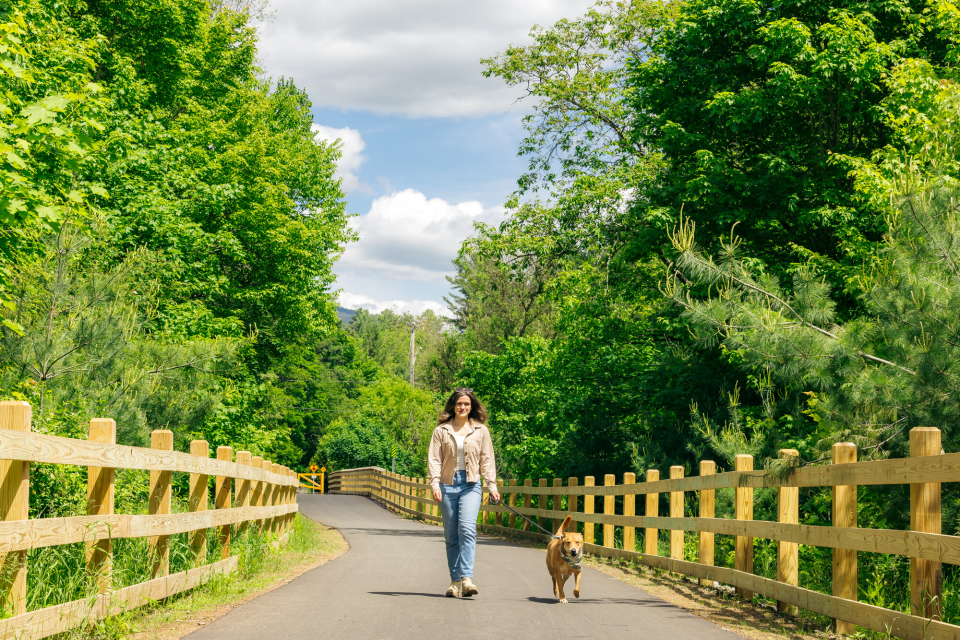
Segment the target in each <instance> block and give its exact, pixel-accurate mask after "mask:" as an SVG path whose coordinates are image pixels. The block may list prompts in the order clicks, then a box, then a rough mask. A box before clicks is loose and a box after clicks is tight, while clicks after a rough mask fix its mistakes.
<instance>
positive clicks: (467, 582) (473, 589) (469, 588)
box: [460, 578, 480, 597]
mask: <svg viewBox="0 0 960 640" xmlns="http://www.w3.org/2000/svg"><path fill="white" fill-rule="evenodd" d="M460 593H461V594H462V595H463V596H464V597H469V596H475V595H477V594H478V593H480V589H477V585H475V584H473V580H471V579H470V578H460Z"/></svg>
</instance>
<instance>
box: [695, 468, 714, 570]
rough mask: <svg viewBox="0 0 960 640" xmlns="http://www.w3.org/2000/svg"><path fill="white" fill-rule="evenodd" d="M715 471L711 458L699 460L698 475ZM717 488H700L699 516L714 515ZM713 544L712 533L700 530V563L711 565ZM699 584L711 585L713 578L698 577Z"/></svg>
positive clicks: (698, 558) (712, 473)
mask: <svg viewBox="0 0 960 640" xmlns="http://www.w3.org/2000/svg"><path fill="white" fill-rule="evenodd" d="M716 472H717V463H716V462H714V461H713V460H701V461H700V475H701V476H712V475H714V474H715V473H716ZM716 493H717V490H716V489H701V490H700V517H701V518H713V517H714V516H715V515H716V504H717V496H716ZM713 544H714V534H713V533H710V532H707V531H701V532H700V544H699V545H698V547H697V556H698V557H697V560H698V561H699V562H700V564H703V565H707V566H711V567H712V566H713V562H714V561H713ZM700 586H702V587H712V586H713V580H711V579H710V578H700Z"/></svg>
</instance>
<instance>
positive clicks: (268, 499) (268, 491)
mask: <svg viewBox="0 0 960 640" xmlns="http://www.w3.org/2000/svg"><path fill="white" fill-rule="evenodd" d="M263 470H264V471H266V473H267V474H268V475H267V476H266V477H267V478H269V477H270V476H269V474H270V473H272V472H273V461H271V460H264V461H263ZM262 484H263V491H262V492H261V493H260V506H262V507H269V506H272V505H273V483H272V482H270V480H264V481H263V483H262ZM259 524H260V533H270V525H271V524H273V518H263V519H262V520H260V523H259Z"/></svg>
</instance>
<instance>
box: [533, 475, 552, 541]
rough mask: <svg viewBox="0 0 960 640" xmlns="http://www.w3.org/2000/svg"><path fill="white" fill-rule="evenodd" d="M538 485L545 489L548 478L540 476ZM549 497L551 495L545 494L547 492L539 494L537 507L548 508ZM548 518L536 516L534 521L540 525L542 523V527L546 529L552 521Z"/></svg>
mask: <svg viewBox="0 0 960 640" xmlns="http://www.w3.org/2000/svg"><path fill="white" fill-rule="evenodd" d="M537 486H538V487H543V488H544V489H545V488H546V487H547V479H546V478H540V479H539V480H538V481H537ZM549 497H550V496H548V495H547V494H545V493H541V494H539V495H538V496H537V509H542V510H546V508H547V498H549ZM546 520H547V519H546V518H544V517H543V516H536V520H534V522H536V523H537V524H538V525H540V526H541V527H543V528H544V529H546V528H547V527H549V526H550V523H549V522H547V521H546Z"/></svg>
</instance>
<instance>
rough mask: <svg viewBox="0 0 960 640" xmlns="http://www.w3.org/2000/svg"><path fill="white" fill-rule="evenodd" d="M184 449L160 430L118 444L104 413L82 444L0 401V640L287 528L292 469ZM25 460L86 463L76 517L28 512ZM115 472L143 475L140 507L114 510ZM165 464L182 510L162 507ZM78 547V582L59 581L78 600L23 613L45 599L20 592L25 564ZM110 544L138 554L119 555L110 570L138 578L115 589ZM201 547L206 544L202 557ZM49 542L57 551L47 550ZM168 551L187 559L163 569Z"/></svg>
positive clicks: (166, 582) (135, 603)
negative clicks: (179, 478) (179, 475)
mask: <svg viewBox="0 0 960 640" xmlns="http://www.w3.org/2000/svg"><path fill="white" fill-rule="evenodd" d="M190 449H191V452H190V453H180V452H176V451H173V434H172V432H170V431H166V430H159V431H154V432H153V434H152V437H151V448H149V449H147V448H138V447H126V446H120V445H117V444H116V424H115V423H114V421H113V420H109V419H100V420H93V421H91V423H90V431H89V439H88V440H77V439H72V438H62V437H59V436H50V435H43V434H37V433H31V408H30V405H29V404H28V403H26V402H0V479H2V480H0V520H2V521H0V561H2V566H3V569H2V573H0V604H2V607H3V608H4V609H5V610H6V611H7V612H9V613H12V614H13V615H12V617H8V618H5V619H3V620H0V640H6V639H7V638H17V639H19V640H28V639H31V638H45V637H48V636H50V635H54V634H57V633H62V632H64V631H67V630H69V629H73V628H76V627H78V626H82V625H85V624H90V623H92V622H95V621H97V620H101V619H103V618H105V617H108V616H111V615H115V614H117V613H121V612H123V611H129V610H130V609H133V608H136V607H139V606H142V605H144V604H147V603H150V602H155V601H157V600H160V599H163V598H166V597H169V596H171V595H174V594H177V593H181V592H183V591H186V590H188V589H191V588H193V587H195V586H197V585H200V584H203V583H204V582H206V581H208V580H209V579H210V578H212V577H214V576H217V575H220V574H223V573H227V572H231V571H234V570H236V569H237V565H238V557H237V556H235V555H231V553H230V544H231V537H232V536H233V535H235V534H236V533H237V532H240V531H244V530H245V529H247V528H251V527H255V528H256V529H257V531H258V532H264V533H268V534H273V535H275V536H277V537H278V538H282V537H283V536H284V535H286V534H287V533H288V532H289V530H290V527H291V525H292V522H293V519H294V518H295V516H296V512H297V502H296V487H297V484H298V481H297V476H296V473H295V472H293V471H292V470H290V469H287V468H286V467H282V466H281V465H277V464H273V463H272V462H270V461H267V460H263V459H262V458H261V457H259V456H251V455H250V453H249V452H246V451H240V452H237V455H236V461H234V456H233V450H232V448H231V447H218V448H217V452H216V458H210V457H209V452H208V447H207V443H206V442H204V441H193V442H192V443H191V447H190ZM31 463H48V464H59V465H78V466H83V467H87V504H86V512H87V515H85V516H72V517H62V518H34V519H28V515H29V499H30V465H31ZM116 469H134V470H141V471H149V472H150V477H149V499H148V505H147V506H148V513H147V514H117V513H114V506H115V500H114V493H115V488H116V487H115V475H116V474H115V470H116ZM176 472H183V473H189V474H190V496H189V511H188V512H185V513H172V509H171V507H172V481H173V474H174V473H176ZM211 476H212V477H214V478H215V482H214V489H215V490H214V507H215V508H214V509H209V506H210V500H209V490H208V486H209V479H210V477H211ZM176 534H188V538H189V541H188V542H187V543H186V544H184V545H180V546H179V548H178V546H177V545H172V544H171V542H172V536H174V535H176ZM211 541H212V545H211V544H210V543H211ZM78 544H79V545H83V547H84V552H83V557H84V562H85V571H84V579H83V581H82V585H81V584H77V581H76V580H74V581H73V582H72V583H70V584H67V583H68V582H70V581H69V580H66V581H61V582H63V584H61V585H60V586H61V587H66V588H67V589H66V592H67V593H73V594H78V593H80V592H83V593H82V596H81V597H79V598H76V599H74V600H70V601H67V602H62V603H59V604H56V605H54V606H46V607H43V608H40V609H35V610H28V604H29V603H30V602H31V601H37V600H39V601H44V600H45V598H43V597H39V598H38V597H37V594H36V593H34V594H32V595H33V596H34V597H33V598H30V597H29V596H28V579H27V575H28V570H30V571H31V572H33V571H35V570H40V571H43V572H51V571H53V572H56V571H61V570H64V571H65V570H66V569H68V567H69V566H70V563H71V562H72V563H73V564H76V563H77V553H76V552H75V551H71V550H70V549H71V547H70V545H78ZM120 544H125V545H133V546H136V547H137V551H139V553H124V554H122V555H121V557H122V559H123V561H124V562H125V563H128V564H129V563H131V562H132V559H134V558H136V559H138V561H139V563H137V564H136V566H124V567H119V568H120V569H121V571H122V573H123V574H124V575H125V576H130V575H142V576H143V577H149V579H147V580H144V581H141V582H138V583H136V584H132V585H129V586H125V587H123V588H116V583H117V580H116V571H115V567H114V562H113V560H114V554H115V549H116V546H118V545H120ZM208 546H212V547H213V549H214V551H215V555H214V558H215V561H213V562H209V561H208V559H209V558H210V556H211V554H210V553H209V550H208ZM57 548H63V549H65V551H64V552H63V553H62V554H57V553H55V552H54V550H55V549H57ZM171 550H173V551H174V553H176V552H177V551H179V553H181V554H182V555H184V556H185V558H184V564H185V565H186V567H185V568H184V569H183V570H181V571H179V572H176V573H173V574H171V573H170V564H171V562H170V561H171ZM31 562H33V563H34V565H35V566H34V567H33V568H32V569H31ZM178 564H179V563H178ZM66 573H69V572H68V571H65V574H66ZM33 582H35V583H36V582H37V581H36V580H34V581H33ZM50 582H51V581H50V580H47V581H46V583H44V582H39V583H38V584H41V585H42V584H50Z"/></svg>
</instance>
